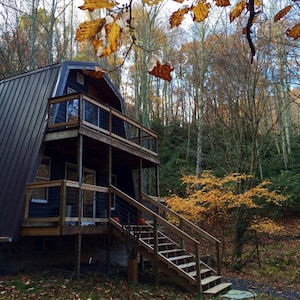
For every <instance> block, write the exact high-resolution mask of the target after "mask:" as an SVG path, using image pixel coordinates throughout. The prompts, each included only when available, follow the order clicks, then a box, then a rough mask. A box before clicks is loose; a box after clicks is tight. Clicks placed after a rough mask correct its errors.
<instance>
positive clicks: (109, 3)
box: [79, 0, 118, 11]
mask: <svg viewBox="0 0 300 300" xmlns="http://www.w3.org/2000/svg"><path fill="white" fill-rule="evenodd" d="M117 4H118V3H117V2H115V1H113V0H85V1H84V4H83V5H81V6H79V8H80V9H87V10H89V11H94V10H95V9H101V8H107V9H111V8H113V7H114V6H116V5H117Z"/></svg>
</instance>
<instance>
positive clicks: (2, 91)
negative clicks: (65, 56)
mask: <svg viewBox="0 0 300 300" xmlns="http://www.w3.org/2000/svg"><path fill="white" fill-rule="evenodd" d="M60 67H61V65H56V66H52V67H48V68H43V69H39V70H36V71H32V72H28V73H26V74H23V75H18V76H15V77H11V78H8V79H5V80H3V81H1V82H0V128H1V131H0V237H1V236H7V237H12V238H13V239H17V237H18V234H19V229H20V226H21V224H22V221H23V213H24V196H25V188H26V184H27V182H29V181H30V180H32V178H30V177H32V176H33V173H34V168H36V166H37V164H38V160H39V151H40V148H41V146H42V141H43V136H44V129H45V125H46V124H45V120H46V113H47V103H48V98H50V97H52V95H53V93H54V88H55V85H56V82H57V78H58V74H59V71H60Z"/></svg>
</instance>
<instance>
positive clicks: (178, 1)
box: [173, 0, 184, 3]
mask: <svg viewBox="0 0 300 300" xmlns="http://www.w3.org/2000/svg"><path fill="white" fill-rule="evenodd" d="M173 1H174V2H177V3H183V2H184V0H173Z"/></svg>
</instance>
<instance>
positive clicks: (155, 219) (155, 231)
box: [153, 215, 159, 286]
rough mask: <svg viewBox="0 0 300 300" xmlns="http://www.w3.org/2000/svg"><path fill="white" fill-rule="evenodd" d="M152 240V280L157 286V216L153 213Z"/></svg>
mask: <svg viewBox="0 0 300 300" xmlns="http://www.w3.org/2000/svg"><path fill="white" fill-rule="evenodd" d="M153 240H154V241H153V242H154V245H153V247H154V266H153V272H154V280H155V285H156V286H158V284H159V282H158V281H159V280H158V225H157V218H156V216H155V215H153Z"/></svg>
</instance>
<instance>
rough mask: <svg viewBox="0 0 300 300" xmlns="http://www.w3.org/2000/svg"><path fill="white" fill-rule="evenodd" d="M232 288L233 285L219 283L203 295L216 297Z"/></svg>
mask: <svg viewBox="0 0 300 300" xmlns="http://www.w3.org/2000/svg"><path fill="white" fill-rule="evenodd" d="M230 288H231V283H219V284H217V285H216V286H214V287H212V288H210V289H208V290H205V291H203V294H206V295H214V296H215V295H217V294H219V293H221V292H224V291H227V290H228V289H230Z"/></svg>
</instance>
